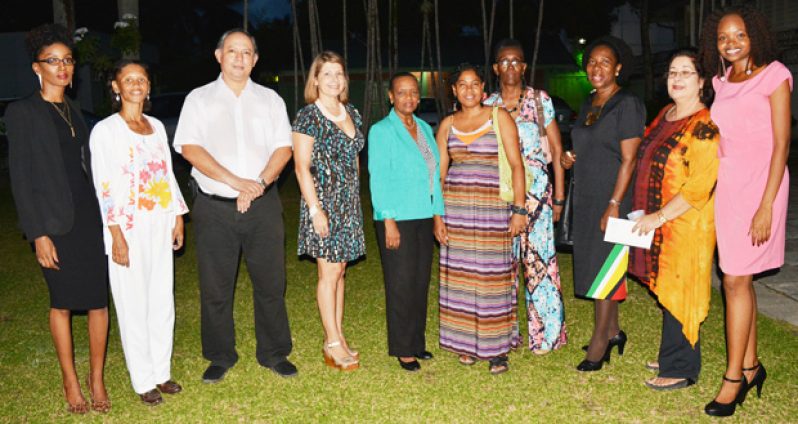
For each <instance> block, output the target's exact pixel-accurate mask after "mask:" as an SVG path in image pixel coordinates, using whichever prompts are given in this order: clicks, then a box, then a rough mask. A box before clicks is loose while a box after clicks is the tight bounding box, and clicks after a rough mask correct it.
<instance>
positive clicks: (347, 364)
mask: <svg viewBox="0 0 798 424" xmlns="http://www.w3.org/2000/svg"><path fill="white" fill-rule="evenodd" d="M339 346H341V342H340V341H337V340H336V341H334V342H330V343H327V344H326V345H324V348H323V349H322V350H321V353H322V354H323V355H324V363H325V364H327V366H328V367H331V368H336V369H338V370H340V371H354V370H356V369H358V368H360V362H359V361H357V360H356V359H355V358H353V357H352V356H349V355H347V356H344V357H343V358H341V359H338V358H336V357H334V356H332V354H330V349H333V348H336V347H339ZM344 350H346V349H344ZM347 353H348V352H347Z"/></svg>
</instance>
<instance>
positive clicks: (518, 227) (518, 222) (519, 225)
mask: <svg viewBox="0 0 798 424" xmlns="http://www.w3.org/2000/svg"><path fill="white" fill-rule="evenodd" d="M526 224H527V218H526V215H520V214H517V213H514V214H512V216H511V217H510V235H511V236H513V237H515V236H517V235H518V234H521V233H522V232H523V231H525V230H526Z"/></svg>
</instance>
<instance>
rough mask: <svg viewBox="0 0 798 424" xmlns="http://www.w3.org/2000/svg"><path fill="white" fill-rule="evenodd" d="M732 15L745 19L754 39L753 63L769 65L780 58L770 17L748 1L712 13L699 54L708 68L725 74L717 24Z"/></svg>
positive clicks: (710, 70) (752, 41)
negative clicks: (747, 3)
mask: <svg viewBox="0 0 798 424" xmlns="http://www.w3.org/2000/svg"><path fill="white" fill-rule="evenodd" d="M729 15H737V16H739V17H740V18H742V20H743V22H744V23H745V29H746V32H748V38H749V39H750V40H751V55H750V57H751V60H752V61H753V63H754V65H757V66H763V65H767V64H769V63H770V62H773V61H774V60H776V58H778V55H779V51H778V49H777V48H776V42H775V40H774V39H773V33H771V31H770V25H769V23H768V20H767V18H766V17H765V16H764V15H763V14H762V13H761V12H759V11H758V10H756V9H754V8H753V7H750V6H748V5H742V6H731V7H725V8H722V9H717V10H715V12H713V13H712V14H711V15H709V16H708V17H707V19H706V21H704V27H703V29H702V30H701V31H702V34H701V43H700V48H699V53H698V56H699V59H700V61H701V64H702V65H703V67H704V69H705V70H706V71H707V72H715V75H722V74H723V68H722V67H721V62H720V53H719V52H718V25H719V24H720V21H721V20H722V19H723V18H724V17H726V16H729Z"/></svg>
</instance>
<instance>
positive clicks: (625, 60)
mask: <svg viewBox="0 0 798 424" xmlns="http://www.w3.org/2000/svg"><path fill="white" fill-rule="evenodd" d="M600 46H604V47H609V49H610V50H612V53H613V54H615V59H617V60H618V63H620V64H621V72H620V73H619V74H618V77H617V78H616V82H617V83H618V84H624V83H626V81H627V80H628V79H629V73H630V72H631V71H632V69H631V65H632V64H631V59H632V49H631V48H630V47H629V45H628V44H626V42H625V41H623V40H621V39H620V38H618V37H613V36H611V35H605V36H603V37H599V38H597V39H595V40H593V41H592V42H591V43H590V44H588V45H587V47H585V53H584V54H583V55H582V69H584V70H587V62H588V61H589V60H590V54H591V53H592V52H593V49H595V48H596V47H600Z"/></svg>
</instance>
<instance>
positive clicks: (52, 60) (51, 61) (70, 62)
mask: <svg viewBox="0 0 798 424" xmlns="http://www.w3.org/2000/svg"><path fill="white" fill-rule="evenodd" d="M36 62H38V63H46V64H48V65H50V66H58V64H60V63H63V64H64V66H75V64H76V63H78V61H77V60H75V59H74V58H71V57H65V58H63V59H60V58H57V57H48V58H47V59H41V60H37V61H36Z"/></svg>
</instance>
